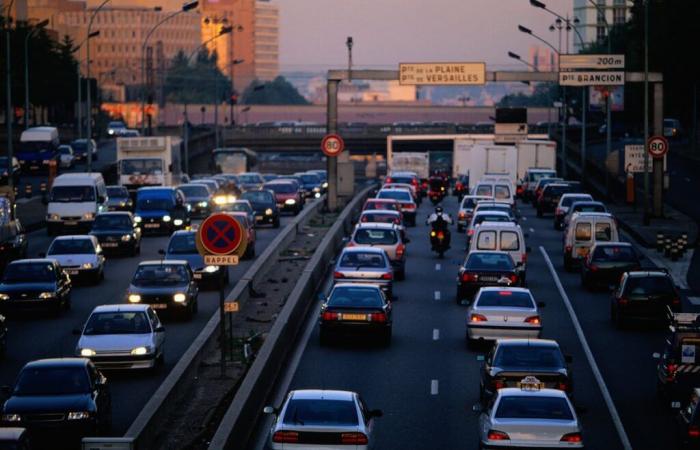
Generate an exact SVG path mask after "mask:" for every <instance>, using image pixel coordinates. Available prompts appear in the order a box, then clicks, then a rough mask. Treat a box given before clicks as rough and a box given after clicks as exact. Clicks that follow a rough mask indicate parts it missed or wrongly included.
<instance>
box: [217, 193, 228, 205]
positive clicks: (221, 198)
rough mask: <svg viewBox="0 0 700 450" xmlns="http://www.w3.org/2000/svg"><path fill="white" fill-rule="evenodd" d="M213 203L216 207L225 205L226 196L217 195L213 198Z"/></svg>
mask: <svg viewBox="0 0 700 450" xmlns="http://www.w3.org/2000/svg"><path fill="white" fill-rule="evenodd" d="M214 203H216V204H217V205H224V204H226V196H225V195H217V196H216V197H214Z"/></svg>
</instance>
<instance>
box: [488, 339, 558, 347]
mask: <svg viewBox="0 0 700 450" xmlns="http://www.w3.org/2000/svg"><path fill="white" fill-rule="evenodd" d="M496 345H498V346H501V345H503V346H508V345H528V346H531V347H559V343H558V342H557V341H555V340H553V339H497V340H496Z"/></svg>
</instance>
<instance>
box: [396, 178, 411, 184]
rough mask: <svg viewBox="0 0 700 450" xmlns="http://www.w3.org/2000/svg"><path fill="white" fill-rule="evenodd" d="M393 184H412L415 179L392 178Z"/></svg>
mask: <svg viewBox="0 0 700 450" xmlns="http://www.w3.org/2000/svg"><path fill="white" fill-rule="evenodd" d="M391 182H392V183H403V184H411V182H413V178H411V177H391Z"/></svg>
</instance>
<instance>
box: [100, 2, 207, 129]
mask: <svg viewBox="0 0 700 450" xmlns="http://www.w3.org/2000/svg"><path fill="white" fill-rule="evenodd" d="M106 1H109V0H106ZM198 4H199V1H198V0H193V1H190V2H187V3H185V4H184V5H182V8H180V9H179V10H177V11H174V12H172V13H170V14H168V15H167V16H165V17H164V18H162V19H161V20H160V21H159V22H158V23H156V24H155V25H154V26H153V28H151V29H150V30H149V31H148V34H146V38H145V39H144V40H143V45H142V46H141V134H143V135H145V134H146V120H145V119H146V73H145V72H146V46H147V45H148V39H150V37H151V35H152V34H153V32H155V31H156V30H157V29H158V27H160V26H161V25H163V24H164V23H165V22H167V21H168V20H170V19H172V18H173V17H176V16H178V15H180V14H182V13H185V12H187V11H191V10H193V9H195V8H196V7H197V5H198Z"/></svg>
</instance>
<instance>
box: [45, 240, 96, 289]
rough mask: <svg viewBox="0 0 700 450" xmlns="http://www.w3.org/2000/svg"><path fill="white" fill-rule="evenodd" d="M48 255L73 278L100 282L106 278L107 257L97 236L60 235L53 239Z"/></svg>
mask: <svg viewBox="0 0 700 450" xmlns="http://www.w3.org/2000/svg"><path fill="white" fill-rule="evenodd" d="M46 257H47V258H51V259H55V260H56V261H58V263H59V264H60V265H61V268H62V269H63V271H64V272H65V273H67V274H68V275H70V277H71V279H73V280H74V281H77V280H81V281H82V280H89V281H91V282H92V283H95V284H97V283H99V282H100V281H101V280H103V279H104V269H105V257H104V255H103V254H102V247H100V242H99V241H98V240H97V238H96V237H95V236H91V235H70V236H59V237H57V238H55V239H54V240H53V242H52V243H51V246H49V250H48V251H47V252H46Z"/></svg>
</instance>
